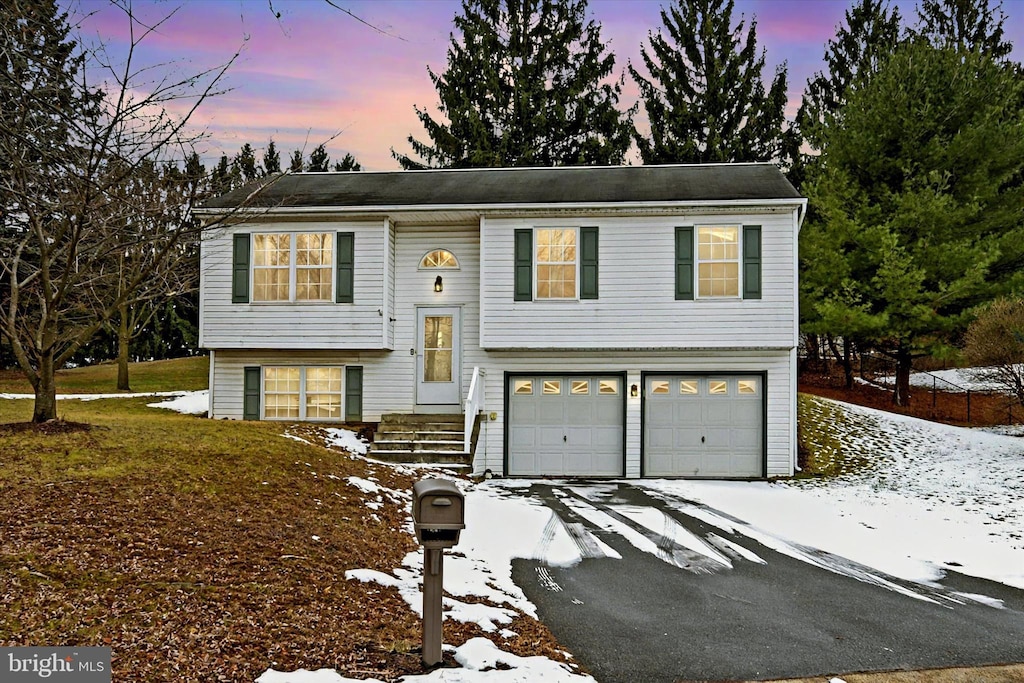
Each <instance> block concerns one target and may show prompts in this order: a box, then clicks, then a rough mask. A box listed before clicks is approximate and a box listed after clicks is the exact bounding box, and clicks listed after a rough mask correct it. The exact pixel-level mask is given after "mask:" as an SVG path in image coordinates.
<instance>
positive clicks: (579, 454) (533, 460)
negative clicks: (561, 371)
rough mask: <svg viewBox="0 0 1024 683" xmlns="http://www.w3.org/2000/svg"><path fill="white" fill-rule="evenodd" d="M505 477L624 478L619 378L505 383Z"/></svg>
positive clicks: (537, 378)
mask: <svg viewBox="0 0 1024 683" xmlns="http://www.w3.org/2000/svg"><path fill="white" fill-rule="evenodd" d="M508 382H509V387H508V397H509V405H508V416H509V418H508V468H507V470H506V473H507V474H508V475H509V476H612V477H615V476H622V475H623V470H624V458H623V435H624V433H625V432H624V429H623V420H624V403H623V401H624V394H623V391H624V388H623V380H622V378H621V377H614V376H611V377H609V376H587V377H581V376H572V375H569V376H561V375H535V376H528V377H511V378H509V380H508Z"/></svg>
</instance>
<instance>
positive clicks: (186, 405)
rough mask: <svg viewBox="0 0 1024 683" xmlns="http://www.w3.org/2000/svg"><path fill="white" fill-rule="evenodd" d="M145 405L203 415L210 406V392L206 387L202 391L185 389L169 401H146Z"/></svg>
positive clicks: (186, 413)
mask: <svg viewBox="0 0 1024 683" xmlns="http://www.w3.org/2000/svg"><path fill="white" fill-rule="evenodd" d="M146 407H147V408H165V409H167V410H174V411H176V412H179V413H184V414H185V415H203V414H205V413H206V411H207V410H209V408H210V392H209V391H208V390H206V389H204V390H202V391H186V392H183V393H182V394H181V395H180V396H178V397H177V398H173V399H171V400H170V401H160V402H158V403H147V404H146Z"/></svg>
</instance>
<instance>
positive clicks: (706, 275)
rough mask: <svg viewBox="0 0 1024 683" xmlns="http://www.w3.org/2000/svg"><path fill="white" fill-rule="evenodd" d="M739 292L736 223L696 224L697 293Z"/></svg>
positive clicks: (705, 295) (736, 294) (738, 252)
mask: <svg viewBox="0 0 1024 683" xmlns="http://www.w3.org/2000/svg"><path fill="white" fill-rule="evenodd" d="M739 295H740V229H739V227H738V226H735V225H730V226H721V225H715V226H699V227H698V228H697V296H698V297H701V298H703V297H709V296H729V297H738V296H739Z"/></svg>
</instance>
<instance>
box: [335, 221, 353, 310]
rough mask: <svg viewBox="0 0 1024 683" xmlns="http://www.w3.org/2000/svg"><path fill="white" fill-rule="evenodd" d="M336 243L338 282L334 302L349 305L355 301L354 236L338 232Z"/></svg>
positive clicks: (350, 233) (349, 233)
mask: <svg viewBox="0 0 1024 683" xmlns="http://www.w3.org/2000/svg"><path fill="white" fill-rule="evenodd" d="M337 242H338V246H337V249H338V266H337V273H338V281H337V283H336V285H335V292H334V295H335V296H334V300H335V301H337V302H338V303H339V304H350V303H353V302H354V301H355V274H356V269H355V263H356V253H355V252H356V234H355V233H354V232H339V233H338V234H337Z"/></svg>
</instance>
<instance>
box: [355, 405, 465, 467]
mask: <svg viewBox="0 0 1024 683" xmlns="http://www.w3.org/2000/svg"><path fill="white" fill-rule="evenodd" d="M464 420H465V418H464V417H463V416H462V414H461V413H454V414H450V415H419V414H417V415H411V414H402V413H388V414H385V415H381V418H380V424H379V425H378V426H377V431H376V433H375V434H374V437H373V443H372V444H370V452H369V454H368V455H369V457H371V458H373V459H374V460H383V461H385V462H397V463H413V464H415V463H431V464H440V465H448V466H456V467H468V466H470V465H471V464H472V463H473V455H472V454H471V453H470V452H467V451H466V448H465V447H466V442H465V439H464V432H463V429H464V425H465V421H464Z"/></svg>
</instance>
